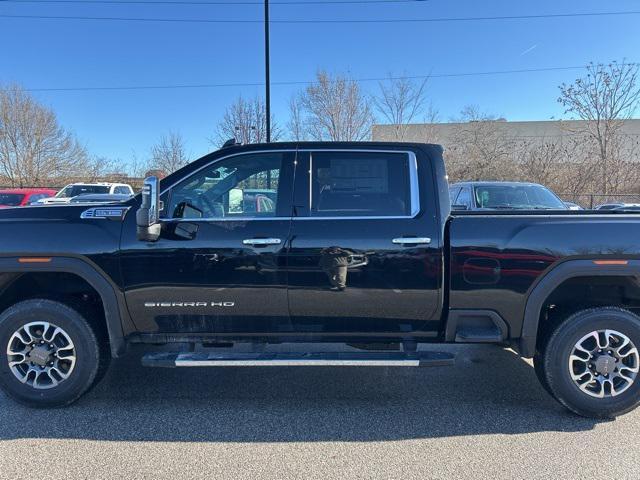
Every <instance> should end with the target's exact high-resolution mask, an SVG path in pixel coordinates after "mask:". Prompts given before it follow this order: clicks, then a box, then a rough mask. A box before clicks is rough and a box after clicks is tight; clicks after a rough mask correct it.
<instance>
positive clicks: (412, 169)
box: [407, 151, 420, 218]
mask: <svg viewBox="0 0 640 480" xmlns="http://www.w3.org/2000/svg"><path fill="white" fill-rule="evenodd" d="M407 153H408V154H409V190H410V192H411V218H414V217H415V216H416V215H418V213H420V183H419V182H418V159H417V158H416V154H415V153H413V152H411V151H410V152H407Z"/></svg>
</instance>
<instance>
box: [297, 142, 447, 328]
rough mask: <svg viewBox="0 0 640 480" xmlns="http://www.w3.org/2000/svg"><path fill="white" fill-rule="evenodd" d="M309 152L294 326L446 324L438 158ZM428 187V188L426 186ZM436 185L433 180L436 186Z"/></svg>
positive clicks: (304, 160)
mask: <svg viewBox="0 0 640 480" xmlns="http://www.w3.org/2000/svg"><path fill="white" fill-rule="evenodd" d="M422 160H423V161H424V163H422V165H423V167H424V168H422V170H421V171H420V172H419V171H418V166H417V159H416V156H415V154H414V153H412V152H403V151H357V150H343V151H334V150H324V151H323V150H317V151H308V152H299V154H298V171H300V172H302V171H304V172H305V173H306V175H304V176H303V175H298V176H297V181H296V188H295V200H294V204H295V211H296V213H297V216H296V217H294V219H293V222H292V228H291V249H290V253H289V259H288V271H289V305H290V312H291V322H292V325H293V327H294V328H295V329H296V330H297V331H300V332H305V333H309V334H319V335H320V336H324V335H342V336H344V335H352V336H358V334H360V333H361V334H363V336H372V335H381V336H385V335H388V336H394V337H395V336H407V335H409V336H410V335H413V334H420V335H423V336H433V335H436V334H437V331H438V327H439V325H440V322H439V311H440V310H439V305H440V302H441V298H440V292H441V278H442V266H441V264H442V250H441V243H440V242H441V240H440V237H441V234H440V233H439V225H440V223H439V221H438V215H437V214H436V211H435V201H434V198H435V195H434V192H433V191H419V188H418V186H419V185H425V186H427V185H433V182H432V181H431V180H432V179H431V171H430V169H429V168H428V158H426V157H425V158H423V159H422ZM424 190H426V189H424ZM429 190H431V189H429Z"/></svg>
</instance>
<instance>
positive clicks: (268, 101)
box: [264, 0, 271, 143]
mask: <svg viewBox="0 0 640 480" xmlns="http://www.w3.org/2000/svg"><path fill="white" fill-rule="evenodd" d="M264 77H265V78H264V80H265V106H266V114H267V119H266V120H267V143H269V142H271V80H270V78H269V0H264Z"/></svg>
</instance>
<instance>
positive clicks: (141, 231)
mask: <svg viewBox="0 0 640 480" xmlns="http://www.w3.org/2000/svg"><path fill="white" fill-rule="evenodd" d="M136 226H137V229H136V233H137V236H138V240H141V241H144V242H155V241H156V240H158V238H160V228H161V225H160V182H159V180H158V178H157V177H147V178H145V179H144V184H143V186H142V203H141V204H140V208H139V209H138V211H137V212H136Z"/></svg>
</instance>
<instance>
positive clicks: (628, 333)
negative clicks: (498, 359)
mask: <svg viewBox="0 0 640 480" xmlns="http://www.w3.org/2000/svg"><path fill="white" fill-rule="evenodd" d="M638 347H640V318H639V317H638V316H637V315H634V314H633V313H631V312H630V311H628V310H623V309H621V308H617V307H604V308H594V309H589V310H583V311H581V312H577V313H575V314H573V315H571V316H570V317H569V318H567V319H566V320H565V321H564V322H562V323H561V324H560V325H559V326H558V327H557V328H556V329H555V331H554V332H553V333H552V334H551V336H550V337H549V339H548V341H547V342H546V344H545V345H543V346H542V348H541V350H540V352H539V353H538V355H537V356H536V359H535V360H536V361H537V362H538V365H537V371H538V373H539V377H541V378H540V380H541V381H542V383H543V385H545V383H546V385H545V387H546V388H547V389H548V390H549V391H550V393H551V394H552V395H553V396H554V397H555V398H556V400H558V401H559V402H560V403H561V404H563V405H564V406H565V407H567V408H568V409H569V410H571V411H573V412H575V413H577V414H578V415H582V416H585V417H593V418H613V417H616V416H618V415H621V414H624V413H626V412H629V411H631V410H633V409H634V408H636V407H637V406H638V404H639V403H640V377H639V371H640V354H639V353H638Z"/></svg>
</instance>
